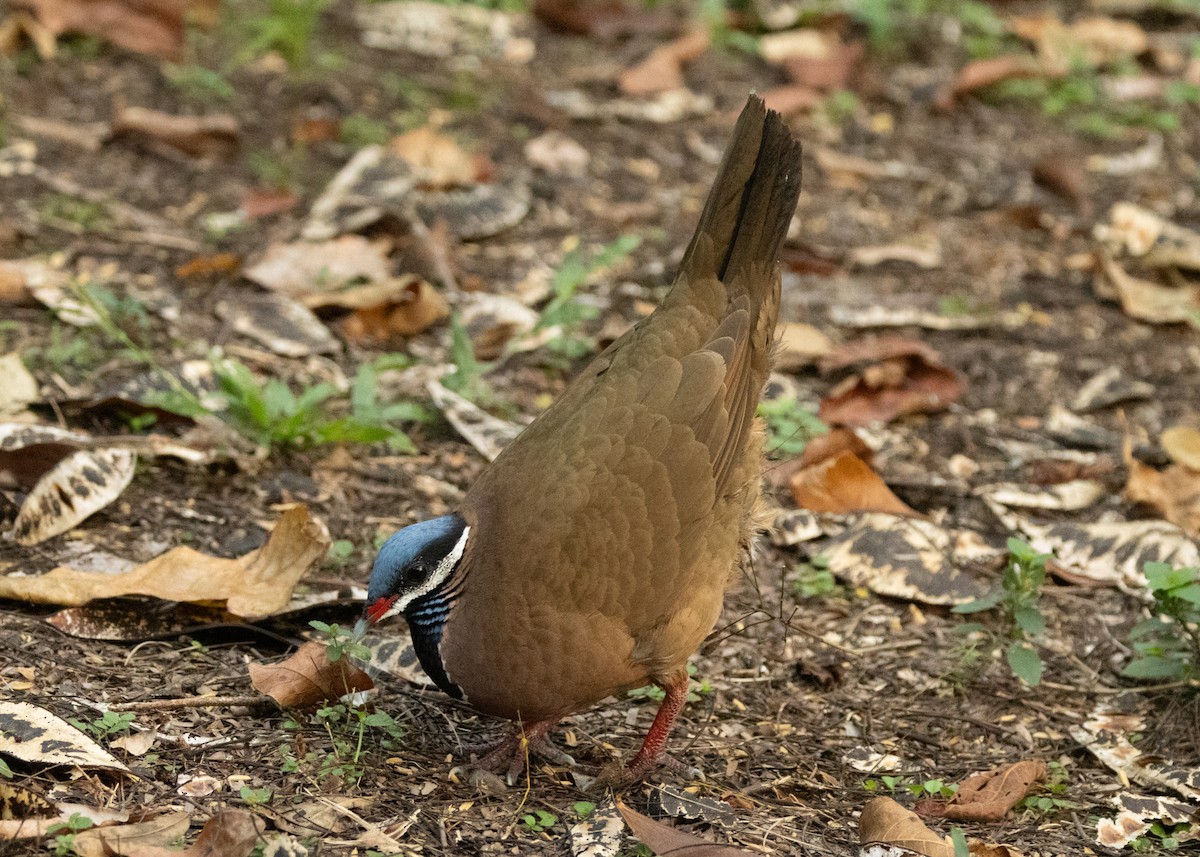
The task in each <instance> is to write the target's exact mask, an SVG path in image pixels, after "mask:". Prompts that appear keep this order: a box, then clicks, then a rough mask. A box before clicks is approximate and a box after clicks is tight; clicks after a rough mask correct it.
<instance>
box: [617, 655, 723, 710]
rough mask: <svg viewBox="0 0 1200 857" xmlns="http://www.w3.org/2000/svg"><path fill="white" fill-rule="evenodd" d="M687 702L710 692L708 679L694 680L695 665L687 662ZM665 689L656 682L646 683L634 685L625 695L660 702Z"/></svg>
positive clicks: (697, 700)
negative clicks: (639, 685) (644, 684)
mask: <svg viewBox="0 0 1200 857" xmlns="http://www.w3.org/2000/svg"><path fill="white" fill-rule="evenodd" d="M687 672H688V695H687V701H688V702H699V701H700V697H702V696H704V695H705V694H709V693H712V685H711V684H710V683H709V681H708V679H701V680H700V681H696V679H695V678H694V676H695V675H696V665H695V664H688V665H687ZM666 695H667V693H666V691H664V690H663V689H662V688H661V687H659V686H658V685H656V684H648V685H646V686H645V687H635V688H634V689H633V690H630V691H627V692H626V696H628V697H630V698H631V699H640V700H649V701H651V702H662V701H663V699H664V698H666Z"/></svg>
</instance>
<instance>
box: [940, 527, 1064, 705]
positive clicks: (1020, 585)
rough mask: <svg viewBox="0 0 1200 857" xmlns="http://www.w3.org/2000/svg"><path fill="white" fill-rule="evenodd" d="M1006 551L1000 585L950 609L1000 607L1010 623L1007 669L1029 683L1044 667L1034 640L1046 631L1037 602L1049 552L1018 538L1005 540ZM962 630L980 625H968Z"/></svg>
mask: <svg viewBox="0 0 1200 857" xmlns="http://www.w3.org/2000/svg"><path fill="white" fill-rule="evenodd" d="M1008 553H1009V556H1008V563H1007V565H1006V566H1005V568H1004V574H1003V575H1002V576H1001V578H1000V585H999V586H998V587H996V588H994V589H993V590H992V591H991V592H989V593H988V594H986V595H984V596H983V597H981V598H977V599H975V600H974V601H971V602H968V603H967V604H960V605H958V606H956V607H955V608H954V610H953V612H955V613H981V612H983V611H986V610H993V609H995V608H997V607H999V608H1000V610H1001V612H1002V613H1003V615H1004V616H1005V618H1006V619H1007V621H1008V626H1009V628H1008V637H1009V641H1008V644H1007V646H1006V648H1005V659H1006V660H1007V661H1008V666H1009V669H1011V670H1012V671H1013V675H1015V676H1017V677H1018V678H1020V679H1021V680H1022V681H1024V682H1025V683H1026V684H1028V685H1031V686H1032V685H1036V684H1037V683H1038V682H1040V681H1041V680H1042V671H1043V668H1044V665H1043V664H1042V657H1041V655H1040V654H1038V650H1037V649H1036V648H1034V645H1033V641H1034V640H1035V639H1036V638H1037V637H1039V636H1041V635H1042V633H1044V632H1045V630H1046V619H1045V617H1044V616H1043V615H1042V611H1041V608H1040V607H1039V606H1038V602H1039V600H1040V598H1041V594H1042V585H1043V584H1044V583H1045V582H1046V560H1048V559H1050V555H1049V554H1042V553H1038V552H1037V551H1035V550H1034V549H1033V548H1032V547H1031V546H1030V545H1029V543H1028V542H1026V541H1024V540H1022V539H1018V538H1010V539H1009V540H1008ZM961 630H964V631H965V630H982V628H981V626H978V625H976V624H968V625H966V626H963V628H962V629H961Z"/></svg>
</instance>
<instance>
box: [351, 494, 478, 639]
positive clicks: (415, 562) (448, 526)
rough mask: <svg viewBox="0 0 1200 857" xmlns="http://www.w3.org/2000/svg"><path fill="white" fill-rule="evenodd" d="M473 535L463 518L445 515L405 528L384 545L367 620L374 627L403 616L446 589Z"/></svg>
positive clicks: (369, 597)
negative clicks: (423, 600)
mask: <svg viewBox="0 0 1200 857" xmlns="http://www.w3.org/2000/svg"><path fill="white" fill-rule="evenodd" d="M470 532H471V528H470V527H468V526H467V522H466V521H465V520H464V519H463V517H462V516H461V515H458V514H454V515H443V516H442V517H440V518H433V519H432V520H429V521H422V522H421V523H419V524H413V525H412V526H408V527H405V528H404V529H403V530H400V531H399V532H398V533H396V534H395V535H393V536H392V537H391V538H390V539H388V540H387V541H386V542H384V543H383V547H382V548H380V549H379V556H377V557H376V558H375V567H374V568H373V569H372V570H371V582H370V584H368V586H367V606H366V610H365V617H364V618H365V619H366V621H367V622H368V623H369V624H371V625H374V624H375V623H376V622H379V621H380V620H382V619H386V618H388V617H389V616H395V615H396V614H397V613H403V612H404V611H406V610H407V609H408V608H409V606H410V605H412V604H413V602H415V601H417V600H418V599H419V598H421V597H422V596H425V595H428V594H429V593H431V592H434V591H436V590H437V589H439V588H440V587H441V586H443V584H445V582H446V580H447V579H448V578H449V577H450V575H451V574H452V573H453V572H454V569H455V567H456V566H457V565H458V562H459V560H460V559H462V555H463V551H464V550H465V549H466V546H467V536H468V535H469V533H470ZM360 624H362V623H360Z"/></svg>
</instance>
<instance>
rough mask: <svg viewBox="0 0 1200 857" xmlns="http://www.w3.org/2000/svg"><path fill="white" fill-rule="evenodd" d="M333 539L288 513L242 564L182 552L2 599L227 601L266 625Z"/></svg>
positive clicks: (3, 586)
mask: <svg viewBox="0 0 1200 857" xmlns="http://www.w3.org/2000/svg"><path fill="white" fill-rule="evenodd" d="M329 543H330V540H329V534H328V533H327V532H326V531H325V528H324V526H323V525H322V524H320V523H319V522H318V521H316V520H314V519H312V518H310V517H309V514H308V509H307V508H306V507H304V506H302V505H298V506H293V507H292V508H290V509H288V510H287V511H285V512H284V513H283V515H282V516H281V517H280V519H279V521H278V523H276V525H275V529H273V530H272V531H271V535H270V537H269V538H268V539H267V543H266V544H265V545H263V546H262V547H261V548H258V549H257V550H253V551H251V552H250V553H248V554H245V555H244V556H241V557H239V558H237V559H224V558H220V557H214V556H208V555H207V554H203V553H200V552H199V551H196V550H192V549H191V548H189V547H177V548H173V549H171V550H169V551H167V552H166V553H164V554H161V555H159V556H157V557H155V558H154V559H152V560H150V561H149V562H147V563H143V564H142V565H139V566H137V567H136V568H133V569H131V570H129V571H126V572H123V573H121V574H96V573H92V572H86V571H78V570H76V569H74V568H70V567H68V566H59V567H58V568H55V569H53V570H51V571H49V572H47V573H46V574H43V575H39V576H36V577H14V576H8V577H0V598H12V599H15V600H17V601H31V602H34V603H37V604H63V605H68V606H79V605H81V604H86V603H87V602H89V601H92V600H94V599H97V598H115V597H119V596H122V595H147V596H150V597H152V598H161V599H163V600H166V601H188V602H194V601H224V602H226V608H227V609H228V610H229V612H230V613H233V614H234V615H236V616H242V617H245V618H259V617H262V616H270V615H272V614H274V613H278V612H279V611H281V610H283V609H284V608H286V607H287V605H288V600H289V599H290V598H291V594H292V590H293V589H294V588H295V586H296V581H298V580H299V579H300V576H301V575H302V574H304V572H305V571H306V570H307V569H308V567H309V566H311V565H312V564H313V563H314V562H316V561H317V560H319V559H321V558H322V557H324V556H325V553H326V551H328V549H329Z"/></svg>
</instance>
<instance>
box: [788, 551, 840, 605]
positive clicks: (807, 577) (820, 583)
mask: <svg viewBox="0 0 1200 857" xmlns="http://www.w3.org/2000/svg"><path fill="white" fill-rule="evenodd" d="M792 590H793V591H794V592H795V593H796V594H797V595H799V596H800V597H801V598H827V597H829V596H831V595H838V594H841V593H842V592H843V591H844V590H843V588H842V585H841V584H840V583H838V581H837V578H836V577H834V576H833V572H832V571H830V570H829V558H828V557H826V556H823V555H820V554H818V555H817V556H814V557H813V558H812V559H810V560H809V561H808V562H802V563H798V564H797V565H796V577H795V578H794V579H793V580H792Z"/></svg>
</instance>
